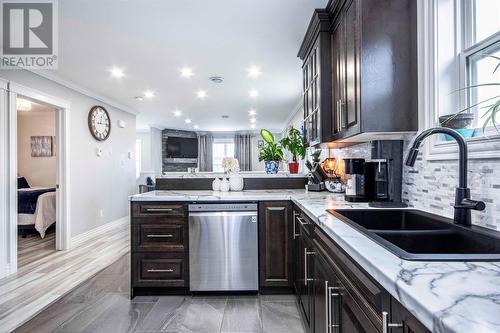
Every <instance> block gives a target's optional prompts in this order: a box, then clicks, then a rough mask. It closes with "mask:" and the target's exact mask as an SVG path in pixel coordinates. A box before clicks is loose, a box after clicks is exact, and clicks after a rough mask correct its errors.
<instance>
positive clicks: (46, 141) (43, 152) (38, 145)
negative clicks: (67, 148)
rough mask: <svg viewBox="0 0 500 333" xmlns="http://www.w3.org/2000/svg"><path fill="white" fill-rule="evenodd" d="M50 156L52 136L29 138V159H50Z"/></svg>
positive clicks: (51, 154) (51, 152) (51, 153)
mask: <svg viewBox="0 0 500 333" xmlns="http://www.w3.org/2000/svg"><path fill="white" fill-rule="evenodd" d="M52 156H53V138H52V136H32V137H31V157H52Z"/></svg>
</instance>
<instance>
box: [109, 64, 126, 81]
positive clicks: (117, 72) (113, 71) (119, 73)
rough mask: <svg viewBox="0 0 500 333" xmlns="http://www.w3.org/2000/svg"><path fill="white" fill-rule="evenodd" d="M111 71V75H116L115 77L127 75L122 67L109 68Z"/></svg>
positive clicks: (119, 77)
mask: <svg viewBox="0 0 500 333" xmlns="http://www.w3.org/2000/svg"><path fill="white" fill-rule="evenodd" d="M109 72H110V73H111V76H112V77H114V78H117V79H121V78H122V77H124V76H125V73H124V72H123V69H121V68H120V67H116V66H115V67H113V68H111V69H110V70H109Z"/></svg>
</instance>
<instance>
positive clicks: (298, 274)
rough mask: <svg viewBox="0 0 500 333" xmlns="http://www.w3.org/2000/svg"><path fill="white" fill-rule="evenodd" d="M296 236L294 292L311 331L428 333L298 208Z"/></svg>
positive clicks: (324, 332)
mask: <svg viewBox="0 0 500 333" xmlns="http://www.w3.org/2000/svg"><path fill="white" fill-rule="evenodd" d="M293 231H294V233H293V234H294V235H293V238H292V242H293V253H294V257H295V259H294V262H295V265H294V267H295V275H294V276H295V278H294V287H295V292H296V294H297V300H298V303H299V304H300V310H301V312H302V317H303V319H304V323H305V326H306V327H307V329H308V332H310V333H312V332H314V333H381V332H384V330H383V325H386V328H387V332H390V333H403V332H404V333H429V331H428V330H427V329H426V328H425V327H424V326H423V325H422V324H421V323H420V322H419V321H418V320H417V319H416V318H414V317H413V316H412V315H411V314H410V313H409V312H408V311H407V310H406V309H405V308H404V307H403V306H401V305H400V304H399V303H398V302H397V301H395V300H394V299H393V298H392V297H391V295H390V294H389V293H388V292H387V291H386V290H385V289H383V288H382V287H381V286H380V285H379V284H378V283H377V282H376V281H375V280H373V278H371V276H369V275H368V274H367V273H366V272H364V271H363V270H362V268H361V267H360V266H359V265H358V264H357V263H356V262H355V261H353V260H352V259H351V258H350V257H349V256H348V255H347V254H346V253H345V252H344V251H343V250H342V249H341V248H340V247H339V246H338V245H337V244H336V243H334V242H333V241H332V240H331V239H330V238H329V237H328V236H326V234H325V233H324V232H323V231H322V230H321V228H319V227H317V226H315V225H314V224H313V223H312V222H311V221H309V220H308V219H307V217H304V215H303V213H302V212H300V211H299V210H297V209H296V210H295V211H294V225H293ZM383 313H387V317H386V319H387V320H385V321H384V320H383V318H384V315H383ZM389 324H399V325H401V326H400V327H394V326H392V327H390V326H389Z"/></svg>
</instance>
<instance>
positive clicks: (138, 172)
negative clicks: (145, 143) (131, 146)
mask: <svg viewBox="0 0 500 333" xmlns="http://www.w3.org/2000/svg"><path fill="white" fill-rule="evenodd" d="M141 146H142V141H141V139H137V140H135V176H136V177H137V178H139V176H140V175H141V171H142V170H141V169H142V168H141V164H142V149H141V148H142V147H141Z"/></svg>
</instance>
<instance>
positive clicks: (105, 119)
mask: <svg viewBox="0 0 500 333" xmlns="http://www.w3.org/2000/svg"><path fill="white" fill-rule="evenodd" d="M89 130H90V133H92V136H93V137H94V138H95V139H96V140H99V141H104V140H106V139H107V138H108V137H109V133H110V132H111V119H110V118H109V114H108V111H106V109H105V108H103V107H102V106H94V107H93V108H92V109H90V112H89Z"/></svg>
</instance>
